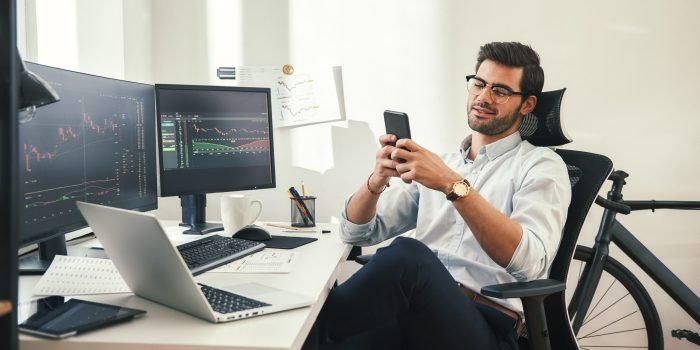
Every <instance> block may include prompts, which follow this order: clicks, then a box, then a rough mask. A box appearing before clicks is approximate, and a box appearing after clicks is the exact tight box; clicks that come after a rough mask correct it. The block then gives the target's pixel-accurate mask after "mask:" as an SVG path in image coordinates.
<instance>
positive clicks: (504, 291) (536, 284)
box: [481, 279, 566, 299]
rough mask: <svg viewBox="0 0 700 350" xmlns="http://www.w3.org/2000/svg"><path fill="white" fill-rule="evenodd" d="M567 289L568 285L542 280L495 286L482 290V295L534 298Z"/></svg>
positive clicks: (551, 280)
mask: <svg viewBox="0 0 700 350" xmlns="http://www.w3.org/2000/svg"><path fill="white" fill-rule="evenodd" d="M564 289H566V283H564V282H561V281H557V280H553V279H541V280H533V281H527V282H512V283H503V284H494V285H490V286H486V287H483V288H481V294H483V295H486V296H489V297H494V298H499V299H508V298H526V297H533V296H547V295H550V294H554V293H557V292H561V291H563V290H564Z"/></svg>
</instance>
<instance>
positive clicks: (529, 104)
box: [520, 95, 537, 115]
mask: <svg viewBox="0 0 700 350" xmlns="http://www.w3.org/2000/svg"><path fill="white" fill-rule="evenodd" d="M535 105H537V96H533V95H530V96H528V97H527V98H526V99H525V101H523V103H521V104H520V115H528V113H530V112H532V111H534V110H535Z"/></svg>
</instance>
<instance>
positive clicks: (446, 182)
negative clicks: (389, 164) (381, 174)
mask: <svg viewBox="0 0 700 350" xmlns="http://www.w3.org/2000/svg"><path fill="white" fill-rule="evenodd" d="M391 158H392V159H403V160H405V161H406V162H404V163H399V164H398V165H396V171H398V172H399V174H400V176H401V179H402V180H403V181H404V182H405V183H411V182H412V181H417V182H418V183H420V184H421V185H423V186H425V187H428V188H430V189H433V190H436V191H440V192H442V193H449V192H450V191H451V190H452V184H453V183H455V182H457V181H459V180H461V179H462V177H461V176H460V175H459V174H458V173H456V172H455V171H454V170H452V169H451V168H450V167H448V166H447V164H445V162H444V161H443V160H442V159H441V158H440V157H439V156H438V155H437V154H435V153H433V152H431V151H429V150H428V149H426V148H423V147H422V146H420V145H419V144H417V143H416V142H415V141H413V140H411V139H401V140H398V141H397V142H396V149H394V151H393V152H391Z"/></svg>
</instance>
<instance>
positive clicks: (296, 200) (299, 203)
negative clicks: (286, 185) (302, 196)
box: [287, 187, 310, 225]
mask: <svg viewBox="0 0 700 350" xmlns="http://www.w3.org/2000/svg"><path fill="white" fill-rule="evenodd" d="M292 188H294V187H290V189H292ZM287 193H289V198H290V199H291V200H292V201H294V204H296V206H297V209H299V214H301V218H302V219H303V220H304V224H305V225H308V224H309V220H310V219H309V218H308V217H307V216H306V211H304V207H302V205H303V204H304V202H302V201H301V200H299V198H297V197H296V196H295V195H294V194H292V191H291V190H288V191H287Z"/></svg>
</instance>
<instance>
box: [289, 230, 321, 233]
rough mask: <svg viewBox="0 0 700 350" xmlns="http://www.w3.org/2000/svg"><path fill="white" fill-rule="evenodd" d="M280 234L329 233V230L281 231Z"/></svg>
mask: <svg viewBox="0 0 700 350" xmlns="http://www.w3.org/2000/svg"><path fill="white" fill-rule="evenodd" d="M282 232H301V233H304V232H310V233H331V230H282Z"/></svg>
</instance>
